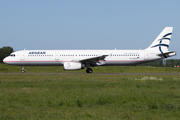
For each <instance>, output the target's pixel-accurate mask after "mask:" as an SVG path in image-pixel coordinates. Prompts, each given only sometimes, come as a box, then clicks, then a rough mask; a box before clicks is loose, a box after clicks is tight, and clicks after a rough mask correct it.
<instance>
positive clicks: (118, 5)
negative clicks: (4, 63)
mask: <svg viewBox="0 0 180 120" xmlns="http://www.w3.org/2000/svg"><path fill="white" fill-rule="evenodd" d="M165 27H174V30H173V35H172V39H171V44H170V48H169V50H171V51H177V54H178V53H179V54H178V55H177V56H175V57H172V58H173V59H180V49H179V46H180V1H179V0H148V1H147V0H1V1H0V47H3V46H11V47H13V48H14V50H15V51H17V50H22V49H24V48H25V49H28V50H30V49H39V50H42V49H50V50H53V49H60V50H61V49H114V48H116V49H145V48H147V47H148V46H149V45H150V44H151V43H152V42H153V41H154V39H155V38H156V37H157V36H158V35H159V33H160V32H161V31H162V30H163V29H164V28H165Z"/></svg>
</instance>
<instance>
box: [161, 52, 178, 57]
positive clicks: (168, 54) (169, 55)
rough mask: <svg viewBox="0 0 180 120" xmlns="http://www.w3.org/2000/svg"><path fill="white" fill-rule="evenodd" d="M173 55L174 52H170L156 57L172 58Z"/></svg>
mask: <svg viewBox="0 0 180 120" xmlns="http://www.w3.org/2000/svg"><path fill="white" fill-rule="evenodd" d="M174 55H176V52H175V51H170V52H166V53H162V54H158V56H164V57H165V58H167V57H171V56H174Z"/></svg>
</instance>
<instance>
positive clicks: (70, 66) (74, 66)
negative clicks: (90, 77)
mask: <svg viewBox="0 0 180 120" xmlns="http://www.w3.org/2000/svg"><path fill="white" fill-rule="evenodd" d="M84 68H85V65H84V64H82V63H80V62H65V63H64V70H80V69H84Z"/></svg>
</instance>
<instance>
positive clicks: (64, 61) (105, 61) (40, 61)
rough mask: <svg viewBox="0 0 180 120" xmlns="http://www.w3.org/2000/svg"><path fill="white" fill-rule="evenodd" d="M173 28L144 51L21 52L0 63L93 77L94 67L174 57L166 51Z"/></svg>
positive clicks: (167, 29)
mask: <svg viewBox="0 0 180 120" xmlns="http://www.w3.org/2000/svg"><path fill="white" fill-rule="evenodd" d="M172 30H173V27H166V28H164V30H163V31H162V32H161V33H160V34H159V36H158V37H157V38H156V39H155V40H154V42H153V43H152V44H151V45H150V46H149V47H148V48H147V49H144V50H116V49H115V50H22V51H17V52H13V53H11V54H10V55H9V56H8V57H6V58H4V60H3V62H4V63H6V64H10V65H19V66H22V67H23V68H22V73H24V72H25V69H24V66H64V70H79V69H84V68H85V67H86V68H87V70H86V72H87V73H92V72H93V70H92V69H91V67H94V66H125V65H136V64H141V63H147V62H152V61H155V60H159V59H163V58H167V57H171V56H174V55H176V52H175V51H168V48H169V44H170V40H171V35H172Z"/></svg>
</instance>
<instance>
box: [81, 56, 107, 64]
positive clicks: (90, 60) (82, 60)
mask: <svg viewBox="0 0 180 120" xmlns="http://www.w3.org/2000/svg"><path fill="white" fill-rule="evenodd" d="M107 56H109V55H100V56H96V57H91V58H86V59H81V60H79V62H85V63H96V62H99V60H104V59H105V58H106V57H107Z"/></svg>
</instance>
